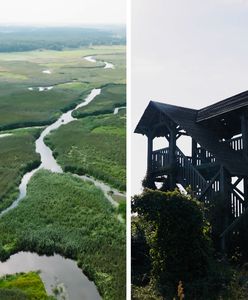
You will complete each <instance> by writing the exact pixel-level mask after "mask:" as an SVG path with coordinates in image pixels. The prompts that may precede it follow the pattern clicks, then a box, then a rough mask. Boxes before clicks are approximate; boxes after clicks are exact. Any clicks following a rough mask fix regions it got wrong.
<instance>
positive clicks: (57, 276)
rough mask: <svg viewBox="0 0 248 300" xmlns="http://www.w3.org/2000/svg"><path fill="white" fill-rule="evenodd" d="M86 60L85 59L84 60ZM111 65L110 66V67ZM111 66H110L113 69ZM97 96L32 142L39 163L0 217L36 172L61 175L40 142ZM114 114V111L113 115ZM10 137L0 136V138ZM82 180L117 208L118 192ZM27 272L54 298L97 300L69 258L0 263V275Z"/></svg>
mask: <svg viewBox="0 0 248 300" xmlns="http://www.w3.org/2000/svg"><path fill="white" fill-rule="evenodd" d="M85 59H87V57H85ZM87 60H88V61H91V62H96V60H94V59H93V58H92V57H88V59H87ZM111 65H112V64H110V63H106V62H105V67H104V68H112V67H111ZM112 66H113V65H112ZM113 67H114V66H113ZM100 93H101V89H93V90H92V91H91V92H90V94H89V95H88V96H87V97H86V99H85V100H84V101H83V102H82V103H80V104H78V105H77V106H76V107H75V108H74V109H71V110H69V111H67V112H65V113H63V114H62V115H61V116H60V118H59V119H58V120H57V121H55V122H54V123H53V124H51V125H49V126H47V127H46V128H45V129H44V130H43V131H42V133H41V135H40V136H39V138H38V139H37V140H36V141H35V146H36V152H37V153H39V154H40V157H41V164H40V166H39V167H38V168H36V169H33V170H32V171H30V172H27V173H26V174H25V175H24V176H23V177H22V180H21V183H20V185H19V196H18V198H17V199H16V200H15V201H14V202H13V203H12V205H11V206H9V207H8V208H7V209H5V210H4V211H2V212H1V214H0V217H1V216H2V215H4V214H5V213H7V212H8V211H9V210H11V209H13V208H15V207H17V205H18V204H19V202H20V201H21V200H22V199H23V198H24V197H25V196H26V193H27V185H28V182H29V180H30V179H31V177H32V176H33V175H34V174H35V173H36V172H37V171H38V170H39V169H42V168H43V169H47V170H50V171H52V172H56V173H63V170H62V168H61V166H60V165H59V164H58V163H57V161H56V160H55V158H54V157H53V153H52V150H51V149H50V148H49V147H48V146H47V145H46V144H45V142H44V139H45V137H46V136H47V135H49V134H50V133H51V131H53V130H56V129H58V128H59V127H60V126H62V125H64V124H68V123H70V122H72V121H74V120H76V118H73V116H72V112H73V111H74V110H76V109H78V108H80V107H83V106H86V105H88V104H89V103H90V102H91V101H92V100H93V99H94V98H95V97H96V96H97V95H99V94H100ZM119 109H120V108H119ZM114 113H118V109H117V110H116V111H115V112H114ZM8 135H11V134H9V133H7V134H0V137H5V136H8ZM73 175H74V176H77V177H80V178H81V179H82V180H87V181H91V182H93V183H94V184H95V185H96V186H97V187H98V188H100V189H101V190H102V191H103V193H104V195H105V197H106V198H107V199H108V200H109V201H110V202H111V204H112V205H113V206H118V203H117V202H116V201H114V200H113V198H112V197H111V195H110V193H109V192H110V191H113V192H114V194H116V195H124V194H122V193H120V192H119V191H117V190H115V189H112V188H110V187H109V186H108V185H106V184H105V183H103V182H100V181H98V180H96V179H94V178H92V177H88V176H79V175H76V174H73ZM118 219H119V221H121V222H123V220H122V218H121V217H120V216H118ZM31 270H34V271H35V270H41V278H42V280H43V282H44V284H45V287H46V290H47V292H48V293H50V294H51V292H52V288H54V287H57V286H59V287H60V288H61V290H62V294H61V295H60V296H59V298H58V299H61V300H62V299H65V300H67V299H70V300H79V299H84V300H99V299H101V297H100V295H99V293H98V291H97V289H96V287H95V285H94V283H93V282H91V281H89V280H88V278H87V277H86V276H85V275H84V274H83V273H82V270H81V269H79V268H78V267H77V265H76V262H75V261H73V260H70V259H65V258H63V257H62V256H60V255H57V254H56V255H53V256H50V257H48V256H39V255H38V254H36V253H30V252H19V253H16V254H14V255H12V256H11V257H10V258H9V259H8V260H7V261H6V262H3V263H1V262H0V275H5V274H13V273H16V272H28V271H31Z"/></svg>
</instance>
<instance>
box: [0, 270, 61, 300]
mask: <svg viewBox="0 0 248 300" xmlns="http://www.w3.org/2000/svg"><path fill="white" fill-rule="evenodd" d="M0 299H2V300H55V298H54V297H53V296H48V295H47V293H46V290H45V287H44V284H43V282H42V280H41V278H40V276H39V274H38V273H36V272H29V273H19V274H15V275H6V276H3V277H1V278H0Z"/></svg>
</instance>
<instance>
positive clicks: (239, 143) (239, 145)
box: [222, 136, 244, 151]
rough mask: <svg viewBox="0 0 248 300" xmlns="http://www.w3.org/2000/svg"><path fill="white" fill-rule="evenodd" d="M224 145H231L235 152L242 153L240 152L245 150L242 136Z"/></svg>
mask: <svg viewBox="0 0 248 300" xmlns="http://www.w3.org/2000/svg"><path fill="white" fill-rule="evenodd" d="M222 143H225V144H227V145H229V146H230V147H231V148H232V149H233V150H235V151H240V150H243V148H244V145H243V138H242V136H238V137H236V138H233V139H229V140H225V141H223V142H222Z"/></svg>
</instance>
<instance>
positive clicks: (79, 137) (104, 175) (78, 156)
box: [46, 114, 126, 190]
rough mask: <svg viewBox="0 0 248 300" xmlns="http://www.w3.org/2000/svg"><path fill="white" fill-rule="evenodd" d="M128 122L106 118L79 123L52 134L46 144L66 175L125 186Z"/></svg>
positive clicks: (105, 116) (115, 116)
mask: <svg viewBox="0 0 248 300" xmlns="http://www.w3.org/2000/svg"><path fill="white" fill-rule="evenodd" d="M125 123H126V118H125V116H124V115H123V114H117V115H113V114H106V115H99V116H90V117H85V118H83V119H79V120H77V121H74V122H72V123H70V124H67V125H64V126H61V127H60V128H59V129H58V130H56V131H54V132H53V133H51V135H49V136H48V138H47V139H46V143H47V144H48V145H49V146H50V147H51V148H52V149H53V152H54V154H55V156H56V159H57V161H58V163H59V164H60V165H61V166H62V167H63V169H64V170H65V171H70V172H72V173H77V174H88V175H91V176H94V177H95V178H97V179H100V180H103V181H105V182H107V183H109V184H110V185H112V186H113V187H115V188H117V189H120V190H125V186H126V130H125Z"/></svg>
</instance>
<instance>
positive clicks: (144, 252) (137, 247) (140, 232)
mask: <svg viewBox="0 0 248 300" xmlns="http://www.w3.org/2000/svg"><path fill="white" fill-rule="evenodd" d="M146 225H147V224H146V222H145V221H144V220H143V219H142V218H141V217H138V216H137V217H132V222H131V246H132V252H131V261H132V270H131V272H132V274H131V275H132V277H131V280H132V283H133V284H134V285H137V286H144V285H147V284H148V283H149V280H150V273H151V259H150V255H149V252H150V247H149V245H148V243H147V240H146V236H145V228H146Z"/></svg>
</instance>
